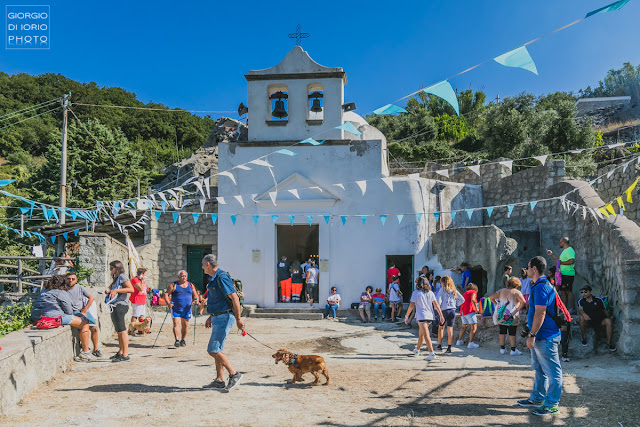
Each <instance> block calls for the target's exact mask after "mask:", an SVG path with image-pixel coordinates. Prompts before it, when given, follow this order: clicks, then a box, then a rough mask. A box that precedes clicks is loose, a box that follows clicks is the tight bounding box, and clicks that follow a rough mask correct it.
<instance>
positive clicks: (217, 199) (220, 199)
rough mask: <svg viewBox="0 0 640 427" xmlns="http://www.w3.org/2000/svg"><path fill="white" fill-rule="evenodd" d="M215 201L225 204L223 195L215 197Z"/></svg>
mask: <svg viewBox="0 0 640 427" xmlns="http://www.w3.org/2000/svg"><path fill="white" fill-rule="evenodd" d="M216 201H217V202H218V204H219V205H226V204H227V202H226V201H225V200H224V197H216Z"/></svg>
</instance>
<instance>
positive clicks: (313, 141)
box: [300, 138, 324, 145]
mask: <svg viewBox="0 0 640 427" xmlns="http://www.w3.org/2000/svg"><path fill="white" fill-rule="evenodd" d="M323 142H324V141H322V142H318V141H316V140H315V139H313V138H307V139H304V140H302V141H300V144H311V145H320V144H322V143H323Z"/></svg>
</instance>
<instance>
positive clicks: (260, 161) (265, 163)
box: [249, 159, 273, 168]
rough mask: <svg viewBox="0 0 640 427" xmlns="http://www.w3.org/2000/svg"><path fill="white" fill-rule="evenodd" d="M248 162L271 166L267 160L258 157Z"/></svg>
mask: <svg viewBox="0 0 640 427" xmlns="http://www.w3.org/2000/svg"><path fill="white" fill-rule="evenodd" d="M249 163H253V164H254V165H258V166H266V167H268V168H272V167H273V166H272V165H270V164H269V163H268V162H265V161H264V160H260V159H256V160H251V161H250V162H249Z"/></svg>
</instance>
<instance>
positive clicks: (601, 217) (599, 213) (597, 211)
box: [592, 208, 604, 219]
mask: <svg viewBox="0 0 640 427" xmlns="http://www.w3.org/2000/svg"><path fill="white" fill-rule="evenodd" d="M592 209H593V208H592ZM593 211H594V212H595V213H596V215H598V217H599V218H600V219H604V217H603V216H602V212H600V209H593Z"/></svg>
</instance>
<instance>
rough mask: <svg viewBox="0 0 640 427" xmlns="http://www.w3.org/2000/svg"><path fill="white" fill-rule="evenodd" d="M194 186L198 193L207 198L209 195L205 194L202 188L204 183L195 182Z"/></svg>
mask: <svg viewBox="0 0 640 427" xmlns="http://www.w3.org/2000/svg"><path fill="white" fill-rule="evenodd" d="M193 185H195V186H196V187H198V191H199V192H201V193H202V197H207V195H206V194H204V189H203V188H202V183H201V182H200V181H194V183H193Z"/></svg>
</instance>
